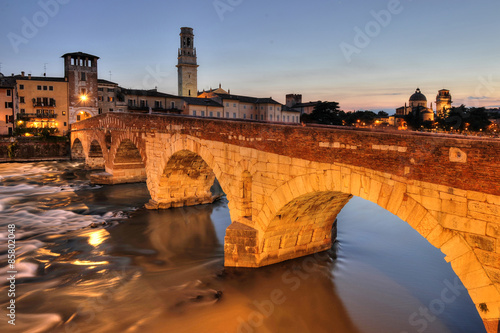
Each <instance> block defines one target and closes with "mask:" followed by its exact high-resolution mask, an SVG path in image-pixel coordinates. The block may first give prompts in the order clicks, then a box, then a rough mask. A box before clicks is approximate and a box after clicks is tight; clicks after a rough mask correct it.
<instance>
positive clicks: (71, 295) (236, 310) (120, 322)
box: [0, 162, 485, 333]
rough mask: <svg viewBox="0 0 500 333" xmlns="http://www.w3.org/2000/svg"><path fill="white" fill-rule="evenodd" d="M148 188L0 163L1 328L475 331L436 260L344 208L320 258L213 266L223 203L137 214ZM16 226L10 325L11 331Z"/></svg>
mask: <svg viewBox="0 0 500 333" xmlns="http://www.w3.org/2000/svg"><path fill="white" fill-rule="evenodd" d="M148 200H149V197H148V192H147V188H146V185H145V184H124V185H115V186H96V185H91V184H90V183H89V181H88V172H87V171H85V170H83V169H81V165H80V164H78V163H74V162H64V163H61V162H58V163H55V162H40V163H25V164H15V163H10V164H0V216H1V219H0V253H1V256H0V262H1V265H0V278H1V279H2V281H4V282H3V283H2V288H1V290H0V304H1V309H2V310H1V311H0V313H2V317H3V319H1V321H0V332H75V333H76V332H97V333H99V332H245V333H249V332H266V333H267V332H268V333H271V332H273V333H274V332H360V333H361V332H384V333H385V332H395V333H403V332H406V333H411V332H439V333H443V332H467V333H471V332H484V331H485V330H484V327H483V324H482V321H481V319H480V317H479V315H478V313H477V311H476V309H475V306H474V304H473V303H472V301H471V299H470V297H469V295H468V293H467V291H466V290H465V289H464V288H463V286H462V284H461V283H460V281H459V280H458V279H457V277H456V275H455V274H454V273H453V271H452V269H451V267H450V265H449V264H447V263H446V262H445V261H444V259H443V258H444V255H443V254H442V253H441V252H440V251H439V250H437V249H435V248H434V247H432V246H431V245H430V244H429V243H428V242H427V241H426V240H425V239H423V238H422V237H421V236H420V235H419V234H418V233H417V232H416V231H414V230H413V229H412V228H410V227H409V226H408V225H407V224H406V223H404V222H402V221H401V220H400V219H398V218H397V217H395V216H394V215H392V214H390V213H388V212H386V211H385V210H383V209H381V208H379V207H378V206H376V205H374V204H372V203H370V202H368V201H365V200H363V199H359V198H353V199H352V200H351V201H350V202H349V203H348V204H347V205H346V207H345V208H344V209H343V210H342V212H341V213H340V214H339V216H338V241H337V242H336V243H335V245H334V246H333V247H332V249H331V250H330V251H328V252H324V253H321V254H317V255H313V256H309V257H305V258H299V259H296V260H290V261H287V262H283V263H279V264H275V265H272V266H269V267H263V268H259V269H229V268H224V266H223V262H224V251H223V241H224V233H225V229H226V228H227V226H228V225H229V224H230V218H229V210H228V207H227V200H225V199H224V198H223V199H222V200H220V201H218V202H216V203H214V204H211V205H202V206H196V207H187V208H177V209H171V210H165V211H148V210H146V209H144V208H143V205H144V203H146V202H147V201H148ZM8 224H15V226H16V231H15V234H16V237H17V243H16V245H17V249H16V255H17V259H16V264H15V265H16V267H15V269H16V270H17V274H16V286H15V298H14V299H15V305H16V309H15V310H16V317H15V324H16V325H15V326H13V325H11V324H9V323H8V320H10V319H9V318H8V317H7V316H6V314H7V309H6V307H7V305H8V304H9V303H8V302H9V301H10V299H11V297H9V296H8V289H9V285H8V284H7V283H6V282H5V281H6V279H7V278H8V276H9V274H8V273H7V271H8V267H7V235H8V227H7V225H8Z"/></svg>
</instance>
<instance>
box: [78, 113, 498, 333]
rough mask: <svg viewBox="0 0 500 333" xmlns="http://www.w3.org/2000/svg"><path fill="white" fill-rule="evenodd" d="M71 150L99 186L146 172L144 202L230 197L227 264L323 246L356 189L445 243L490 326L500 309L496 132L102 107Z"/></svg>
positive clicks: (257, 262)
mask: <svg viewBox="0 0 500 333" xmlns="http://www.w3.org/2000/svg"><path fill="white" fill-rule="evenodd" d="M71 143H72V154H73V157H74V158H85V161H86V164H87V166H88V167H90V168H104V169H105V172H103V173H100V174H97V175H94V176H93V180H94V181H95V182H100V183H108V184H117V183H124V182H137V181H145V182H146V183H147V187H148V189H149V193H150V195H151V200H150V202H149V203H148V205H147V206H148V208H160V209H162V208H169V207H179V206H184V205H195V204H202V203H210V202H212V201H213V200H214V195H213V194H212V192H211V191H210V187H211V186H212V184H213V183H214V179H215V178H217V180H218V181H219V183H220V185H221V187H222V189H223V191H224V193H225V194H226V196H227V199H228V200H229V209H230V214H231V221H232V224H231V225H230V226H229V227H228V229H227V230H226V236H225V240H224V242H225V244H224V251H225V259H224V260H225V265H226V266H239V267H259V266H263V265H269V264H272V263H276V262H280V261H283V260H287V259H292V258H297V257H300V256H304V255H308V254H311V253H315V252H318V251H323V250H326V249H329V248H330V247H331V244H332V232H331V231H332V225H333V223H334V221H335V219H336V216H337V213H338V212H339V211H340V210H341V209H342V207H343V206H344V205H345V204H346V203H347V202H348V201H349V199H350V198H351V197H352V196H359V197H361V198H364V199H366V200H370V201H372V202H374V203H376V204H378V205H379V206H380V207H382V208H384V209H386V210H388V211H390V212H391V213H393V214H395V215H397V216H398V217H400V218H401V219H402V220H403V221H406V222H407V223H408V224H409V225H411V226H412V227H413V228H414V229H415V230H417V231H418V232H419V233H420V234H421V235H422V237H425V238H426V239H427V240H428V241H429V242H430V243H431V244H432V245H434V246H435V247H437V248H439V249H441V251H442V252H443V253H444V254H445V255H446V257H445V259H446V261H448V262H450V263H451V266H452V267H453V269H454V271H455V273H456V274H457V276H458V277H459V278H460V279H461V281H462V282H463V284H464V285H465V287H466V288H467V289H468V291H469V294H470V296H471V298H472V300H473V301H474V303H475V304H476V307H477V310H478V312H479V314H480V315H481V317H482V318H483V321H484V323H485V326H486V328H487V330H488V332H497V330H498V322H499V318H500V140H494V139H478V138H466V137H451V136H437V135H434V136H433V135H424V134H418V133H403V132H370V131H359V130H349V129H345V128H332V127H319V126H318V127H310V126H307V127H302V126H293V125H280V124H269V123H259V122H249V121H236V120H235V121H231V120H218V119H201V118H192V117H181V116H163V115H133V114H125V113H108V114H105V115H100V116H97V117H93V118H90V119H88V120H85V121H81V122H78V123H76V124H73V125H72V131H71Z"/></svg>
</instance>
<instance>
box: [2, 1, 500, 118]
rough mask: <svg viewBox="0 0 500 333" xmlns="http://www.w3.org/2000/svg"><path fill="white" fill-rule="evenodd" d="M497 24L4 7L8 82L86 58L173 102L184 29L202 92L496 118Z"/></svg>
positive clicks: (450, 11) (407, 16)
mask: <svg viewBox="0 0 500 333" xmlns="http://www.w3.org/2000/svg"><path fill="white" fill-rule="evenodd" d="M44 4H45V5H44ZM54 4H57V6H55V5H54ZM44 8H45V9H44ZM47 8H48V9H47ZM391 11H392V13H391ZM374 13H377V14H374ZM387 13H389V15H390V16H387V15H384V14H387ZM499 13H500V1H498V0H480V1H475V2H473V1H465V0H464V1H457V0H440V1H431V0H427V1H426V0H420V1H418V0H400V1H398V0H371V1H368V0H352V1H330V0H312V1H290V0H288V1H284V0H272V1H269V0H267V1H264V0H252V1H250V0H196V1H195V0H183V1H153V0H143V1H132V0H100V1H98V0H86V1H83V0H40V1H31V0H25V1H14V0H1V1H0V26H1V31H2V34H1V43H0V62H1V63H2V64H1V72H3V73H4V74H5V75H10V73H16V74H17V73H20V72H21V71H25V72H26V73H32V74H33V75H41V74H42V73H43V71H44V64H46V66H47V75H49V76H63V62H62V59H61V58H60V56H61V55H62V54H64V53H67V52H77V51H82V52H86V53H91V54H95V55H97V56H99V57H100V60H99V77H100V78H102V79H107V80H109V79H110V74H109V72H110V71H111V80H112V81H114V82H117V83H119V84H120V85H121V86H124V87H128V88H141V89H151V88H154V87H155V86H157V87H158V89H159V90H160V91H163V92H167V93H172V94H176V93H177V69H176V67H175V65H176V63H177V48H178V47H179V32H180V27H182V26H189V27H192V28H194V33H195V46H196V48H197V53H198V63H199V65H200V67H199V69H198V89H199V90H202V89H208V88H210V87H217V86H218V84H219V83H222V86H223V88H226V89H231V92H232V93H234V94H241V95H252V96H258V97H273V98H274V99H276V100H278V101H280V102H284V99H285V94H287V93H301V94H302V95H303V99H304V101H309V100H334V101H337V102H339V103H340V107H341V109H344V110H346V111H347V110H359V109H363V110H364V109H370V110H382V109H384V110H389V111H390V110H394V109H395V108H396V107H399V106H401V105H404V103H405V102H407V101H408V97H409V96H410V95H411V94H412V93H413V92H414V90H415V89H416V88H417V87H420V88H421V89H422V92H423V93H424V94H425V95H426V96H427V99H428V101H429V102H431V101H434V100H435V96H436V94H437V91H438V90H439V89H442V88H446V89H450V91H451V94H452V96H453V100H454V105H460V104H465V105H467V106H494V107H497V106H499V105H500V43H499V39H498V33H499V32H500V31H499V28H498V14H499ZM378 15H381V17H382V18H381V19H380V18H379V21H377V19H376V17H375V16H378ZM26 22H29V23H26ZM29 24H32V25H33V26H34V27H35V30H36V31H34V32H33V29H32V30H31V31H29V29H27V28H26V25H29ZM27 31H28V32H29V33H28V34H26V32H27ZM359 31H362V34H364V35H365V36H364V38H361V37H360V34H359ZM356 38H357V39H356ZM360 38H361V39H360ZM360 41H362V42H363V43H360ZM346 45H349V47H351V46H352V47H354V48H356V52H354V53H351V54H349V55H348V56H346V52H345V48H346ZM343 49H344V51H343ZM352 49H353V48H350V50H352Z"/></svg>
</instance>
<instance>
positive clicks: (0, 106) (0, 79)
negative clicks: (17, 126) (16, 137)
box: [0, 73, 14, 135]
mask: <svg viewBox="0 0 500 333" xmlns="http://www.w3.org/2000/svg"><path fill="white" fill-rule="evenodd" d="M13 101H14V81H13V80H10V79H8V78H7V79H6V78H4V76H3V75H2V74H1V73H0V135H12V133H13V130H14V129H13V125H14V103H13Z"/></svg>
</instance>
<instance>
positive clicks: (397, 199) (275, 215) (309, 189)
mask: <svg viewBox="0 0 500 333" xmlns="http://www.w3.org/2000/svg"><path fill="white" fill-rule="evenodd" d="M323 167H325V166H324V165H323ZM333 168H334V169H332V170H322V171H321V172H316V173H309V174H303V175H299V176H295V177H293V178H292V179H291V180H289V181H287V182H286V183H284V184H282V185H281V186H279V187H278V188H276V189H275V190H274V191H273V192H272V193H271V194H270V195H269V197H268V198H269V200H266V201H265V202H264V204H263V205H262V206H261V209H260V212H259V214H258V215H257V217H256V221H255V222H256V223H255V225H254V228H250V227H249V226H244V227H243V226H241V225H239V224H232V225H231V226H230V228H228V232H227V235H229V236H230V237H227V236H226V239H225V249H226V253H225V261H226V264H228V265H229V266H250V267H258V266H263V265H268V264H272V263H276V262H280V261H283V260H288V259H291V258H297V257H300V256H303V255H305V254H311V253H315V252H318V251H322V250H326V249H328V248H330V247H331V244H332V243H331V239H330V232H331V226H332V223H333V220H334V219H335V218H336V216H337V214H338V213H339V212H340V210H341V209H342V208H343V207H344V205H345V204H346V203H347V202H348V201H349V199H350V198H351V197H352V196H353V195H355V196H358V197H362V198H364V199H366V200H368V201H371V202H374V203H375V204H377V205H378V206H380V207H382V208H384V209H386V210H388V211H390V212H391V213H393V214H394V215H396V216H398V217H399V218H400V219H401V220H403V221H404V222H406V223H408V224H409V225H410V226H411V227H412V228H413V229H415V230H416V231H417V232H419V234H420V235H421V236H422V237H424V238H425V239H426V240H427V241H428V242H429V243H430V244H432V245H433V246H434V247H436V248H438V249H440V250H441V251H442V252H443V253H444V254H445V256H446V257H445V260H446V261H447V262H449V263H450V264H451V266H452V268H453V270H454V272H455V274H456V275H457V277H458V278H459V279H460V280H461V281H462V283H463V284H464V286H465V287H466V288H467V290H468V292H469V295H470V297H471V299H472V301H473V302H474V304H475V305H476V308H477V311H478V313H479V314H480V316H481V317H482V318H483V321H484V322H485V325H486V326H487V327H488V325H496V322H497V318H498V317H499V316H500V311H499V309H500V292H499V290H498V286H497V280H498V275H495V273H496V270H493V271H492V270H491V269H490V268H488V267H487V266H485V263H484V260H481V258H480V256H478V252H480V253H481V252H484V250H482V249H481V248H480V247H481V246H490V245H489V244H486V245H485V244H481V243H484V242H485V239H486V238H484V237H481V236H480V235H474V234H472V235H471V234H470V233H467V232H465V231H460V230H457V227H458V228H460V226H459V225H460V224H468V225H469V227H471V228H480V226H476V227H473V225H475V224H476V225H477V224H479V225H483V224H481V221H478V220H475V219H472V218H460V217H458V216H456V215H453V214H447V213H444V212H442V211H441V212H439V213H438V212H436V211H434V210H433V209H435V208H436V206H437V204H436V202H432V201H426V202H422V200H415V199H414V197H415V194H414V193H412V192H415V191H416V188H415V185H413V184H411V185H408V184H405V183H404V182H401V181H397V180H394V179H391V177H390V175H387V174H385V175H382V174H377V173H376V172H373V171H371V170H366V171H365V172H363V171H362V170H360V169H356V170H353V169H350V168H347V167H340V168H338V170H337V168H336V167H335V166H333ZM442 190H445V188H442ZM422 191H423V192H427V193H428V191H429V190H428V189H425V188H422V189H421V192H422ZM450 192H457V190H456V189H453V188H447V189H446V193H448V194H449V193H450ZM450 195H451V194H450ZM417 198H418V197H417ZM436 200H441V199H436ZM441 209H442V207H441ZM284 215H285V216H284ZM318 216H319V219H318ZM450 221H453V222H450ZM318 222H320V223H318ZM280 224H281V226H280ZM450 225H454V226H455V229H453V228H450ZM463 227H464V226H463ZM463 227H462V228H463ZM241 229H244V230H245V237H244V241H243V242H242V241H241V239H240V238H237V237H234V232H235V231H238V230H241ZM478 232H479V231H478ZM240 233H241V232H240ZM252 240H253V243H252ZM242 243H245V244H254V245H255V246H254V247H253V248H249V247H243V246H241V244H242ZM245 250H246V252H245ZM238 252H241V253H238ZM488 260H489V261H490V263H491V261H492V260H494V259H493V258H491V257H489V258H488ZM245 261H248V262H245ZM490 322H491V323H490Z"/></svg>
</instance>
